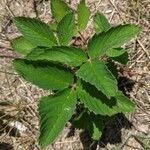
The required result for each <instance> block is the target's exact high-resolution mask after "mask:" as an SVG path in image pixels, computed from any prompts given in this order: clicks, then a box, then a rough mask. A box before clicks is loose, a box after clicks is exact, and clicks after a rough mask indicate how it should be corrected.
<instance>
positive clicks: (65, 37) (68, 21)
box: [57, 12, 75, 45]
mask: <svg viewBox="0 0 150 150" xmlns="http://www.w3.org/2000/svg"><path fill="white" fill-rule="evenodd" d="M74 29H75V16H74V13H72V12H71V13H69V14H67V15H66V16H65V17H64V18H63V19H62V20H61V21H60V22H59V24H58V26H57V32H58V39H59V42H60V44H61V45H68V44H69V42H70V41H71V39H72V37H73V35H74Z"/></svg>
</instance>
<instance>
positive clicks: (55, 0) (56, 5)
mask: <svg viewBox="0 0 150 150" xmlns="http://www.w3.org/2000/svg"><path fill="white" fill-rule="evenodd" d="M51 11H52V15H53V17H54V18H55V20H56V21H57V22H60V20H61V19H62V18H63V17H64V16H65V15H66V14H67V13H69V12H70V8H69V7H68V5H67V4H66V3H65V2H64V1H62V0H51Z"/></svg>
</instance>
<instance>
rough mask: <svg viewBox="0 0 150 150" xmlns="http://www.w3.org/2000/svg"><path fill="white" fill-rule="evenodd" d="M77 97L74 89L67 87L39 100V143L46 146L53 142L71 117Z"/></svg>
mask: <svg viewBox="0 0 150 150" xmlns="http://www.w3.org/2000/svg"><path fill="white" fill-rule="evenodd" d="M76 102H77V98H76V94H75V92H74V91H72V90H71V89H67V90H64V91H61V92H59V93H57V94H56V95H50V96H47V97H43V98H42V99H41V100H40V102H39V109H38V110H39V115H40V137H39V144H40V145H41V146H42V147H44V146H47V145H48V144H51V143H52V142H53V141H54V140H55V138H56V137H57V136H58V135H59V133H60V132H61V131H62V129H63V128H64V126H65V124H66V122H67V121H68V120H69V119H70V118H71V116H72V114H73V112H74V110H75V106H76Z"/></svg>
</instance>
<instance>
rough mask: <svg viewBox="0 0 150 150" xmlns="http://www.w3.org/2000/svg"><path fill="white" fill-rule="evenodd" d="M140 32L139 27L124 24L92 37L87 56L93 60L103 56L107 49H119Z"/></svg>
mask: <svg viewBox="0 0 150 150" xmlns="http://www.w3.org/2000/svg"><path fill="white" fill-rule="evenodd" d="M140 31H141V28H140V27H139V26H137V25H130V24H126V25H119V26H117V27H113V28H111V29H109V30H108V31H107V32H102V33H100V34H98V35H94V37H93V38H92V39H91V40H90V41H89V43H88V53H89V56H90V57H92V58H95V57H98V56H100V55H103V54H104V53H105V52H106V51H107V50H109V49H112V48H117V47H120V46H122V45H123V44H125V43H126V42H128V41H130V40H131V39H132V38H134V37H135V36H136V35H137V34H138V33H139V32H140Z"/></svg>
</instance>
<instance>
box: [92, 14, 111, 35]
mask: <svg viewBox="0 0 150 150" xmlns="http://www.w3.org/2000/svg"><path fill="white" fill-rule="evenodd" d="M94 28H95V31H96V33H97V34H99V33H101V32H106V31H108V30H109V29H110V28H111V25H110V24H109V22H108V20H107V18H106V17H105V16H104V15H103V14H102V13H100V12H97V13H96V14H95V16H94Z"/></svg>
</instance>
